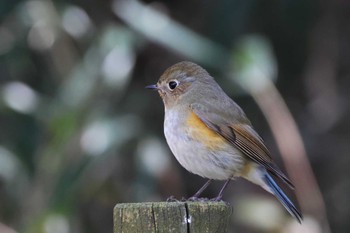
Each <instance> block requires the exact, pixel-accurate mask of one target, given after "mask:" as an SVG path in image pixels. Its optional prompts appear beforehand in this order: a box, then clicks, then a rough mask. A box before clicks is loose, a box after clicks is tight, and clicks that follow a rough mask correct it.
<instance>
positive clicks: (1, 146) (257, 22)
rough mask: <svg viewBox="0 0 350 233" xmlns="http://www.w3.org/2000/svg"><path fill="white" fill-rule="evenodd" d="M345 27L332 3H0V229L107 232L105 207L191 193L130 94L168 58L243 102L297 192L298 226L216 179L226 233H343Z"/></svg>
mask: <svg viewBox="0 0 350 233" xmlns="http://www.w3.org/2000/svg"><path fill="white" fill-rule="evenodd" d="M349 25H350V2H349V1H346V0H334V1H326V0H319V1H316V0H293V1H292V0H290V1H288V0H281V1H268V0H245V1H240V0H218V1H209V0H186V1H185V0H178V1H170V0H164V1H161V0H159V1H150V0H147V1H136V0H124V1H123V0H115V1H113V0H106V1H83V0H73V1H67V0H51V1H50V0H12V1H10V0H7V1H6V0H5V1H1V2H0V129H1V130H0V232H1V233H14V232H28V233H40V232H45V233H69V232H84V233H85V232H86V233H95V232H112V231H113V218H112V213H113V207H114V205H115V204H116V203H120V202H146V201H161V200H165V199H166V198H167V197H169V196H170V195H174V196H175V197H177V198H181V197H189V196H191V195H192V194H193V193H194V192H195V191H197V189H198V188H200V187H201V186H202V185H203V184H204V182H205V180H204V179H203V178H201V177H198V176H195V175H192V174H190V173H188V172H187V171H185V170H184V169H183V168H182V167H181V166H180V165H179V164H178V163H177V161H176V160H175V158H174V157H173V156H172V155H171V152H170V151H169V149H168V147H167V145H166V141H165V139H164V136H163V111H164V110H163V104H162V102H161V100H160V98H159V96H158V94H157V93H156V92H152V91H149V90H145V89H144V86H145V85H148V84H154V83H156V82H157V80H158V78H159V76H160V75H161V74H162V72H163V71H164V70H165V69H166V68H167V67H169V66H170V65H172V64H174V63H176V62H179V61H182V60H190V61H193V62H196V63H198V64H200V65H202V66H203V67H205V68H206V69H207V70H208V71H209V72H210V73H211V74H212V75H213V76H214V77H215V78H216V80H217V81H218V82H219V84H220V85H221V86H222V87H223V89H224V90H225V91H226V92H227V93H228V95H229V96H231V97H232V98H234V99H235V100H236V102H238V103H239V104H240V105H241V106H242V107H243V109H244V110H245V112H246V113H247V115H248V117H249V118H250V120H251V121H252V123H253V125H254V126H255V128H256V130H257V131H258V132H259V133H260V134H261V136H262V137H263V138H264V140H265V141H266V144H267V145H268V147H269V148H270V150H271V152H272V154H273V157H274V159H275V160H276V163H277V164H278V165H279V166H281V167H282V170H284V171H286V172H288V175H289V176H290V177H291V179H292V181H293V182H294V184H295V185H296V192H295V194H293V193H292V192H288V190H287V189H286V187H284V188H285V189H286V192H287V193H288V194H289V195H290V196H291V198H292V199H293V200H294V201H295V202H296V203H299V204H298V206H299V207H300V208H301V209H302V211H303V214H304V219H305V220H304V223H303V225H301V226H300V225H299V224H297V223H296V221H295V220H294V219H292V218H291V217H290V216H289V215H288V213H287V212H286V211H285V210H284V208H283V207H282V206H281V205H280V204H279V203H278V201H277V200H276V199H274V198H273V197H272V196H271V195H269V194H268V193H266V192H264V191H262V190H261V189H260V188H259V187H256V186H254V185H252V184H250V183H248V182H247V181H244V180H241V179H239V180H237V181H235V182H233V183H231V184H230V186H229V187H228V189H227V190H226V192H225V196H224V199H225V200H226V201H228V202H230V203H231V205H233V206H234V213H233V215H232V232H248V233H258V232H308V233H309V232H315V233H316V232H339V233H342V232H349V231H350V222H349V219H350V208H349V206H350V181H349V177H350V176H349V175H350V169H349V167H348V166H350V157H349V155H348V153H349V151H350V142H349V138H350V131H349V129H350V122H349V121H348V119H349V117H350V111H349V108H350V101H349V98H350V91H349V82H350V78H349V75H350V68H349V67H350V43H349V41H350V27H349ZM222 184H223V182H215V183H214V184H212V185H211V186H210V187H209V188H208V190H207V191H206V192H205V193H204V195H205V196H208V197H213V196H215V195H217V192H218V191H219V189H220V187H221V185H222Z"/></svg>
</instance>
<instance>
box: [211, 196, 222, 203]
mask: <svg viewBox="0 0 350 233" xmlns="http://www.w3.org/2000/svg"><path fill="white" fill-rule="evenodd" d="M210 201H215V202H219V201H222V195H219V196H217V197H214V198H212V199H210Z"/></svg>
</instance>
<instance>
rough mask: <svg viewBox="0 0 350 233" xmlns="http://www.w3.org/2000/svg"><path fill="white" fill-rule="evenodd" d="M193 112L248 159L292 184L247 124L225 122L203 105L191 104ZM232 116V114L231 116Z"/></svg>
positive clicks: (289, 184) (290, 185)
mask: <svg viewBox="0 0 350 233" xmlns="http://www.w3.org/2000/svg"><path fill="white" fill-rule="evenodd" d="M191 108H192V110H193V112H194V113H195V114H196V115H197V116H198V117H199V118H200V119H201V120H202V121H203V122H204V123H205V124H206V125H207V126H208V127H209V128H210V129H212V130H214V131H215V132H216V133H218V134H219V135H221V136H222V137H223V138H225V139H226V140H227V141H228V142H230V143H231V144H232V145H233V146H234V147H236V148H238V149H239V150H241V151H242V152H243V153H244V154H245V155H246V156H247V157H248V158H249V159H251V160H253V161H254V162H256V163H258V164H260V165H262V166H264V167H265V169H267V170H268V171H269V172H271V173H272V174H273V175H275V176H277V177H279V178H280V179H282V180H283V181H284V182H285V183H286V184H287V185H288V186H289V187H290V188H292V189H294V185H293V184H292V183H291V181H290V180H289V179H288V178H287V176H286V175H285V174H284V173H283V172H282V171H281V170H280V169H279V168H278V167H277V165H276V164H275V163H274V162H273V160H272V158H271V155H270V152H269V150H268V149H267V148H266V146H265V144H264V142H263V140H262V139H261V137H260V136H259V135H258V134H257V133H256V132H255V130H254V129H253V127H252V126H251V125H250V124H248V123H244V124H238V123H237V122H234V123H231V122H225V121H224V120H223V118H222V117H220V116H218V115H217V114H215V112H209V111H208V110H207V109H206V108H205V107H204V106H203V105H199V104H192V105H191ZM233 117H234V116H232V118H233Z"/></svg>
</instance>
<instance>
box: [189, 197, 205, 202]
mask: <svg viewBox="0 0 350 233" xmlns="http://www.w3.org/2000/svg"><path fill="white" fill-rule="evenodd" d="M186 201H200V202H205V201H209V198H206V197H196V196H193V197H190V198H188V199H187V200H186Z"/></svg>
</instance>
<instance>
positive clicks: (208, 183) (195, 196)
mask: <svg viewBox="0 0 350 233" xmlns="http://www.w3.org/2000/svg"><path fill="white" fill-rule="evenodd" d="M212 181H213V180H211V179H209V180H208V181H207V182H206V183H205V184H204V185H203V186H202V187H201V188H200V189H199V190H198V191H197V192H196V193H195V194H194V195H193V196H192V197H190V198H188V200H189V201H196V200H198V197H199V195H201V193H202V192H203V191H204V190H205V189H206V188H207V187H208V186H209V185H210V183H211V182H212Z"/></svg>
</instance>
